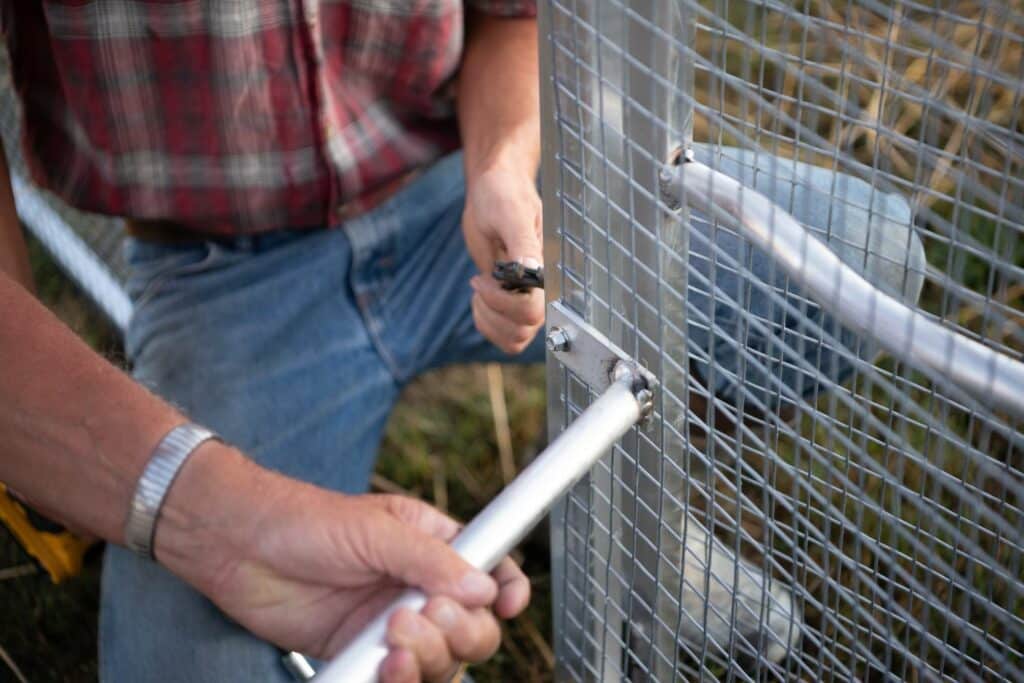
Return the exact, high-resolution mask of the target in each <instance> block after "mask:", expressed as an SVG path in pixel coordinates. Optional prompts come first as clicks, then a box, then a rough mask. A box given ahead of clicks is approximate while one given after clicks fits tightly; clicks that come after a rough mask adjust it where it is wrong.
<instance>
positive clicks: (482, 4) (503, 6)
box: [466, 0, 537, 17]
mask: <svg viewBox="0 0 1024 683" xmlns="http://www.w3.org/2000/svg"><path fill="white" fill-rule="evenodd" d="M466 4H468V5H469V6H470V7H472V8H473V9H475V10H478V11H480V12H483V13H484V14H490V15H493V16H496V17H535V16H537V2H536V0H468V2H467V3H466Z"/></svg>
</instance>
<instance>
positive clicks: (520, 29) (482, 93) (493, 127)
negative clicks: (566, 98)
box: [458, 14, 540, 183]
mask: <svg viewBox="0 0 1024 683" xmlns="http://www.w3.org/2000/svg"><path fill="white" fill-rule="evenodd" d="M537 69H538V67H537V22H536V20H535V19H498V18H494V17H488V16H484V15H480V14H472V15H471V16H470V18H469V25H468V28H467V38H466V49H465V53H464V56H463V61H462V69H461V73H460V76H459V84H458V115H459V130H460V132H461V134H462V145H463V150H464V154H465V167H466V177H467V183H472V182H473V178H475V177H476V176H478V175H479V174H480V173H481V172H483V171H484V170H487V169H488V168H491V167H493V166H494V165H503V166H507V167H513V168H515V170H517V171H522V172H524V173H526V174H527V175H528V176H529V177H531V178H532V177H533V176H534V175H535V174H536V172H537V166H538V164H539V163H540V100H539V94H538V93H539V90H538V88H539V77H538V70H537Z"/></svg>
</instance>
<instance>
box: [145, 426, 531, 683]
mask: <svg viewBox="0 0 1024 683" xmlns="http://www.w3.org/2000/svg"><path fill="white" fill-rule="evenodd" d="M458 528H459V527H458V525H457V524H456V523H455V522H454V521H453V520H452V519H450V518H449V517H446V516H445V515H443V514H441V513H440V512H438V511H437V510H435V509H434V508H432V507H430V506H429V505H427V504H425V503H421V502H419V501H416V500H413V499H411V498H404V497H400V496H376V495H374V496H370V495H367V496H343V495H339V494H335V493H331V492H328V491H325V490H323V489H319V488H317V487H314V486H311V485H308V484H304V483H301V482H298V481H295V480H292V479H288V478H286V477H283V476H280V475H278V474H275V473H272V472H269V471H267V470H264V469H262V468H260V467H258V466H257V465H255V464H253V463H251V462H250V461H248V460H246V459H245V458H243V457H242V456H241V455H240V454H239V453H237V451H234V450H232V449H230V448H228V447H226V446H224V445H222V444H219V443H216V442H210V443H208V444H204V445H203V446H202V447H200V449H199V450H198V451H197V452H196V453H195V454H194V455H193V456H192V460H190V461H189V462H188V463H187V464H186V465H185V467H184V468H183V470H182V472H181V474H180V475H179V478H178V480H177V481H175V483H174V485H173V486H172V488H171V490H170V492H169V494H168V498H167V502H166V504H165V507H164V511H163V513H162V515H161V519H160V521H159V523H158V525H157V534H156V555H157V559H158V560H159V561H160V562H161V563H162V564H164V565H165V566H166V567H168V568H169V569H170V570H171V571H173V572H174V573H176V574H178V575H179V576H181V577H183V578H184V579H185V580H187V581H189V582H190V583H191V584H192V585H194V586H195V587H196V588H198V589H199V590H200V591H202V592H203V593H204V594H206V595H207V596H209V597H210V598H211V599H212V600H213V602H214V603H215V604H217V606H218V607H220V608H221V609H222V610H223V611H224V612H225V613H226V614H228V615H229V616H231V617H232V618H233V619H235V620H236V621H238V622H239V623H240V624H241V625H242V626H244V627H246V628H247V629H249V630H251V631H252V632H253V633H255V634H256V635H258V636H260V637H262V638H265V639H267V640H269V641H271V642H273V643H275V644H277V645H280V646H281V647H283V648H285V649H289V650H297V651H299V652H302V653H305V654H309V655H313V656H315V657H319V658H326V657H330V656H331V655H334V654H336V653H337V652H338V651H339V650H341V649H342V648H343V646H344V645H345V644H346V643H347V642H348V641H349V640H351V639H352V638H353V637H354V636H355V635H356V634H357V633H358V632H359V630H360V629H361V628H362V627H363V626H364V625H365V624H366V623H368V622H369V621H370V620H371V619H372V618H373V617H375V616H376V615H377V614H378V613H379V612H380V610H381V609H382V608H383V607H385V606H386V605H387V604H388V603H389V602H390V601H391V600H393V599H394V598H395V597H396V596H397V595H398V594H399V593H400V592H401V591H402V590H403V589H405V588H406V587H408V586H414V587H417V588H420V589H421V590H423V591H424V592H425V593H426V594H427V595H428V596H429V598H430V599H429V601H428V602H427V605H426V607H425V608H424V609H423V612H422V613H419V614H417V613H414V612H411V611H409V610H401V611H399V612H398V613H396V614H395V615H394V617H393V618H392V619H391V623H390V624H389V629H388V642H389V644H390V646H391V648H392V649H391V654H390V655H389V656H388V657H387V659H385V661H384V663H383V665H382V666H381V680H382V681H384V682H386V683H399V682H403V683H404V682H406V681H419V680H421V678H422V679H423V680H428V681H441V680H448V679H447V678H446V677H447V676H450V675H451V673H452V672H453V670H454V669H455V668H456V667H457V666H458V662H460V661H470V662H475V661H480V660H483V659H486V658H487V657H490V656H491V655H492V654H494V652H495V650H497V648H498V644H499V641H500V634H501V632H500V629H499V627H498V622H497V620H496V619H495V614H497V616H498V617H501V618H509V617H513V616H515V615H516V614H518V613H519V612H521V611H522V610H523V608H524V607H525V606H526V603H527V602H528V601H529V596H530V587H529V582H528V581H527V579H526V577H525V576H524V575H523V574H522V572H521V571H520V570H519V569H518V567H516V566H515V564H514V563H512V561H511V560H509V559H506V560H505V561H504V562H502V564H501V565H499V567H498V569H496V570H495V571H494V573H493V578H492V576H488V575H487V574H485V573H483V572H479V571H477V570H475V569H473V568H472V567H470V566H469V565H468V564H466V563H465V562H464V561H463V560H462V559H461V558H459V557H458V555H456V554H455V552H454V551H453V550H452V549H451V548H450V547H449V545H448V543H447V541H449V540H450V539H451V538H453V537H454V536H455V534H456V532H457V531H458ZM492 608H493V612H492Z"/></svg>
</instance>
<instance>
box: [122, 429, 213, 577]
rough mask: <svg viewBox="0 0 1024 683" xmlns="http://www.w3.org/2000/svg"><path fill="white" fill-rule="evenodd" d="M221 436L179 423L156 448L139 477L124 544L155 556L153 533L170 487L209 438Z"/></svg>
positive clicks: (129, 513) (136, 551) (147, 556)
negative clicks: (183, 467) (182, 468)
mask: <svg viewBox="0 0 1024 683" xmlns="http://www.w3.org/2000/svg"><path fill="white" fill-rule="evenodd" d="M217 438H219V437H218V436H217V435H216V434H214V433H213V432H211V431H210V430H208V429H204V428H203V427H200V426H199V425H196V424H192V423H188V424H183V425H178V426H177V427H175V428H174V429H172V430H171V431H170V432H168V433H167V436H165V437H164V438H163V439H161V441H160V443H159V444H157V446H156V448H155V449H154V450H153V455H152V456H151V457H150V459H149V462H148V463H147V464H146V469H144V470H143V471H142V476H141V477H139V483H138V486H137V487H136V488H135V496H134V498H132V506H131V508H130V509H129V510H128V519H126V520H125V523H124V544H125V545H126V546H127V547H128V548H129V549H131V550H133V551H134V552H135V553H137V554H138V555H141V556H142V557H145V558H148V559H153V537H154V536H155V534H156V522H157V519H159V517H160V509H161V508H162V507H163V504H164V499H165V498H166V497H167V491H169V490H170V488H171V484H173V483H174V479H175V477H177V476H178V472H180V471H181V467H182V465H184V464H185V461H186V460H188V457H189V456H190V455H192V453H194V452H195V450H196V448H198V447H199V445H200V444H202V443H203V442H205V441H208V440H210V439H217Z"/></svg>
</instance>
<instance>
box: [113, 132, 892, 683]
mask: <svg viewBox="0 0 1024 683" xmlns="http://www.w3.org/2000/svg"><path fill="white" fill-rule="evenodd" d="M734 152H735V153H736V154H739V155H741V156H742V154H743V153H740V152H739V151H738V150H734ZM705 153H706V151H700V152H699V154H705ZM765 158H767V157H765ZM741 160H742V159H741ZM759 163H762V162H759ZM791 166H792V165H791ZM720 167H721V168H722V170H723V171H725V172H727V173H730V175H736V176H737V177H744V178H745V176H744V173H745V171H744V170H743V168H741V167H735V168H733V167H731V166H729V165H728V163H727V162H722V163H721V165H720ZM775 171H776V172H777V173H780V174H782V175H783V176H785V169H782V170H779V169H775ZM791 172H792V174H793V177H797V176H799V178H800V181H801V185H799V186H796V187H795V188H793V187H792V184H791V183H790V184H788V185H787V184H786V183H785V182H780V183H776V186H773V187H762V183H761V180H759V179H758V178H749V181H750V183H753V184H757V186H758V189H760V190H761V191H763V192H766V193H768V194H770V195H772V196H773V197H774V198H775V200H776V202H777V203H780V204H781V205H782V206H783V207H787V208H790V209H791V210H793V211H794V213H795V214H796V215H797V217H798V218H800V219H801V220H804V221H806V222H808V223H810V224H812V226H813V227H817V228H820V229H821V230H825V229H826V228H830V232H831V233H833V234H834V235H837V236H839V237H840V238H841V243H842V244H840V245H838V246H837V248H839V250H840V252H841V253H844V252H843V251H842V247H843V245H848V244H853V245H858V244H860V245H867V246H869V247H870V250H871V251H872V252H874V251H877V244H876V241H874V240H875V238H873V237H871V235H872V234H874V233H879V231H880V234H882V235H889V236H893V235H895V236H896V237H894V238H893V240H890V241H893V242H894V244H897V246H898V244H899V242H900V239H899V235H903V241H904V243H905V242H906V234H907V230H908V227H907V226H908V222H909V219H910V210H909V207H907V206H906V203H905V202H903V200H902V199H899V198H891V197H889V198H887V197H886V196H884V195H880V196H879V197H880V198H881V200H882V201H884V202H887V203H886V204H884V205H880V207H879V208H878V210H877V211H878V212H879V213H882V214H884V215H886V216H887V219H886V220H885V221H882V222H881V223H878V222H877V221H875V220H874V219H873V218H870V216H869V215H868V212H866V211H863V212H859V213H858V212H856V211H853V210H849V209H848V210H846V213H842V214H840V211H841V210H842V207H833V208H834V210H829V211H826V210H824V206H827V205H828V202H825V204H824V205H822V204H820V203H818V202H816V201H815V200H814V197H813V195H814V193H815V192H816V190H814V189H813V188H814V187H824V188H825V192H826V194H825V197H828V189H827V188H829V187H830V186H831V184H832V182H833V180H834V179H835V178H836V176H835V174H832V173H831V172H829V171H827V170H825V169H818V168H813V167H806V168H803V167H802V166H801V167H792V168H791ZM805 174H806V176H807V177H804V175H805ZM764 177H765V176H764V174H762V175H761V176H760V178H764ZM745 179H746V178H745ZM850 180H851V181H852V179H850ZM857 182H859V181H857ZM804 183H807V184H809V185H811V186H812V187H811V189H806V188H805V187H804V185H803V184H804ZM840 185H841V186H842V187H847V186H848V187H849V188H850V189H849V191H848V192H840V193H839V195H838V196H839V197H840V199H841V200H842V202H843V204H844V205H847V204H849V205H850V206H854V205H856V203H857V202H869V201H870V199H871V197H872V194H871V192H870V188H869V187H867V186H866V185H865V184H863V183H860V184H859V185H858V184H857V183H855V182H850V183H847V184H843V183H840ZM463 195H464V180H463V177H462V159H461V155H459V154H454V155H451V156H449V157H446V158H445V159H442V160H441V161H439V162H438V163H437V164H435V165H434V166H433V167H431V168H430V169H429V170H428V171H427V172H425V173H424V174H422V175H421V176H420V177H418V178H417V179H416V180H415V182H413V183H411V184H410V185H408V186H407V187H406V188H405V189H403V190H402V191H401V192H399V193H398V194H397V195H396V196H395V197H393V198H392V199H391V200H389V201H388V202H386V203H385V204H383V205H382V206H380V207H379V208H377V209H375V210H374V211H372V212H370V213H369V214H367V215H365V216H362V217H359V218H357V219H354V220H352V221H349V222H347V223H345V224H344V226H342V227H343V229H335V230H314V231H279V232H275V233H271V234H268V235H261V236H256V237H252V238H240V239H237V240H235V241H234V243H232V244H231V246H224V245H223V244H219V243H206V244H196V245H191V246H181V247H173V246H164V245H155V244H151V243H143V242H139V241H129V243H128V245H127V261H128V263H129V265H130V267H131V271H132V276H131V279H130V282H129V290H130V294H131V296H132V299H133V301H134V302H135V314H134V318H133V319H132V323H131V326H130V329H129V332H128V339H127V351H128V355H129V357H130V358H131V360H132V362H133V363H134V372H135V377H136V378H137V379H138V380H139V381H141V382H142V383H144V384H146V385H148V386H149V387H151V388H152V389H153V390H154V391H155V392H156V393H158V394H160V395H161V396H163V397H164V398H166V399H167V400H169V401H171V402H172V403H174V404H175V405H177V406H178V407H179V408H181V409H182V410H183V411H184V412H185V413H186V414H188V415H190V416H191V417H192V418H193V419H195V420H196V421H198V422H201V423H203V424H205V425H207V426H208V427H210V428H212V429H214V430H216V431H217V432H219V433H220V434H222V435H223V436H224V437H225V438H226V439H227V440H228V441H230V442H232V443H234V444H236V445H238V446H239V447H241V448H242V449H243V450H244V451H245V452H247V453H248V454H249V455H250V456H251V457H252V458H253V459H255V460H256V461H258V462H259V463H261V464H263V465H265V466H267V467H270V468H273V469H275V470H278V471H280V472H283V473H285V474H287V475H289V476H292V477H295V478H298V479H302V480H306V481H310V482H314V483H316V484H318V485H320V486H323V487H326V488H331V489H335V490H338V491H344V492H348V493H360V492H363V491H365V490H366V489H367V486H368V482H369V477H370V473H371V471H372V469H373V465H374V460H375V457H376V453H377V448H378V445H379V442H380V439H381V435H382V433H383V430H384V425H385V422H386V420H387V418H388V415H389V413H390V412H391V408H392V406H393V405H394V403H395V401H396V399H397V397H398V394H399V392H400V391H401V389H402V386H403V385H404V384H405V383H407V382H408V381H410V380H411V379H412V378H414V377H415V376H416V375H418V374H420V373H422V372H423V371H425V370H428V369H431V368H436V367H439V366H442V365H445V364H449V363H453V362H465V361H510V360H515V361H525V362H530V361H539V360H541V358H542V357H543V345H542V342H541V340H540V339H539V338H538V339H537V340H535V341H534V343H533V344H532V345H531V346H530V347H529V349H528V350H527V351H526V352H524V353H523V354H522V355H521V356H517V357H515V358H510V357H508V356H506V355H505V354H503V353H501V352H500V351H498V350H497V349H496V348H495V347H494V346H493V345H491V344H490V343H489V342H487V341H486V340H484V339H483V338H482V337H481V336H480V334H479V333H478V332H477V331H476V329H475V327H474V325H473V320H472V315H471V312H470V307H469V300H470V293H471V290H470V288H469V284H468V280H469V278H470V277H471V276H472V275H474V274H475V273H476V268H475V267H474V265H473V263H472V261H471V259H470V258H469V255H468V254H467V253H466V250H465V246H464V243H463V239H462V234H461V230H460V218H461V213H462V208H463V199H464V197H463ZM808 199H810V201H808ZM865 206H870V204H865ZM837 215H841V217H842V221H841V223H842V224H841V225H838V226H837V225H836V219H835V217H836V216H837ZM872 215H874V214H872ZM829 216H832V219H831V224H829ZM823 221H824V222H823ZM693 223H694V229H695V230H697V231H701V232H702V234H705V233H706V234H707V235H708V236H709V237H710V239H715V240H717V241H716V244H717V245H718V250H720V251H721V253H724V254H727V255H729V256H731V257H732V258H735V259H737V260H739V261H740V262H741V263H747V264H748V265H749V266H750V267H751V269H752V271H753V273H754V275H755V277H758V278H761V279H762V280H765V281H772V279H773V278H774V273H773V269H772V268H771V264H770V262H769V261H768V260H767V258H764V257H763V255H762V256H756V257H754V258H752V259H751V260H747V254H746V247H745V246H744V244H743V243H742V242H741V241H739V240H736V239H734V238H729V237H728V235H726V234H725V233H724V231H719V232H718V233H717V235H714V236H712V235H711V233H710V232H708V231H709V227H708V226H707V224H706V222H702V221H700V220H694V222H693ZM876 224H877V225H880V226H881V228H875V227H873V226H875V225H876ZM830 225H831V227H830ZM882 228H884V229H882ZM901 230H902V232H901ZM873 231H874V233H873ZM691 242H692V244H691V267H692V268H693V269H702V268H704V267H705V266H704V262H705V261H707V258H708V257H710V255H711V251H710V250H709V248H708V247H706V246H705V247H701V246H700V244H699V243H698V241H697V240H691ZM847 251H849V249H847ZM861 251H862V252H863V249H862V250H861ZM897 251H899V249H897ZM855 252H856V250H855V249H854V251H853V252H851V253H853V254H854V256H853V257H850V258H848V259H847V260H852V261H856V258H855V256H856V253H855ZM886 253H888V252H886ZM844 258H847V256H846V255H844ZM893 259H895V260H896V261H897V262H902V261H903V260H902V257H900V255H899V254H895V255H894V256H893ZM861 260H862V261H863V258H862V259H861ZM866 270H867V271H868V272H869V274H871V273H873V274H874V275H873V276H874V277H877V278H878V279H880V280H885V281H888V280H890V279H892V278H891V277H889V276H888V275H887V274H886V273H885V272H883V269H882V268H881V267H873V266H871V265H870V263H868V265H867V267H866ZM702 272H703V271H702ZM730 278H731V279H730ZM735 278H736V276H735V274H730V272H729V270H728V269H727V268H718V269H716V271H715V274H714V280H715V285H716V287H718V288H719V289H720V290H722V291H726V292H731V291H732V290H733V289H735V287H736V286H737V285H736V282H735ZM692 281H693V278H692V277H691V291H690V293H689V296H690V297H691V299H692V300H691V306H692V307H696V309H697V310H698V311H701V312H703V314H705V315H707V314H708V313H709V312H710V310H711V306H712V304H711V300H710V299H709V298H708V297H707V296H704V297H702V296H701V295H700V292H699V291H698V290H697V289H696V288H695V286H694V285H693V282H692ZM705 289H706V288H705ZM716 305H718V306H720V304H719V303H717V302H716ZM750 313H751V314H753V315H756V316H759V317H763V318H766V319H769V320H771V319H773V317H772V316H773V314H772V312H771V309H770V302H766V301H765V300H764V299H758V298H756V297H753V298H751V299H750ZM729 314H730V312H729V311H728V310H723V311H718V313H717V315H716V318H717V319H718V320H719V324H721V320H722V319H723V317H724V316H726V315H729ZM782 323H783V324H782V327H783V328H785V329H788V327H787V326H788V325H796V324H797V323H794V322H792V321H789V322H787V321H785V320H783V321H782ZM690 334H691V336H694V335H698V334H700V329H699V328H698V326H696V323H691V330H690ZM719 341H720V343H717V344H714V345H712V344H711V343H710V340H709V339H708V338H707V334H706V333H705V337H704V338H702V339H701V338H698V343H699V344H703V345H704V346H706V347H708V348H710V347H712V346H714V347H715V348H718V347H724V346H725V344H724V343H721V340H719ZM715 358H716V359H717V361H718V362H719V363H722V364H724V365H725V367H727V368H728V367H730V365H729V364H730V363H732V364H735V362H736V361H735V357H729V356H728V355H727V354H719V353H718V352H715ZM832 365H833V368H832V370H830V374H832V373H833V372H834V373H835V374H834V377H839V376H840V375H841V374H842V373H844V372H848V369H849V364H848V363H845V362H844V361H841V360H840V362H837V363H834V364H832ZM780 373H781V374H780V376H781V377H782V379H783V381H786V382H793V381H794V378H793V377H792V376H791V375H788V374H785V373H784V372H782V371H780ZM721 374H725V373H721ZM731 387H732V385H730V384H723V385H722V386H719V387H717V389H718V390H721V391H724V392H728V391H729V390H730V389H731ZM799 390H800V391H801V392H806V391H807V388H806V387H804V386H802V385H801V386H800V389H799ZM100 671H101V678H102V680H104V681H110V682H112V683H121V682H122V681H132V682H133V683H147V682H149V681H154V682H156V681H159V682H161V683H174V682H176V681H188V682H190V683H192V682H198V683H202V682H204V681H210V682H211V683H212V682H218V683H227V682H232V681H239V682H241V681H246V682H248V681H273V680H278V681H288V680H289V679H288V677H287V676H286V674H285V673H284V671H283V669H282V668H281V667H280V665H279V662H278V655H277V652H276V650H275V649H274V648H273V647H271V646H270V645H267V644H266V643H264V642H262V641H260V640H258V639H256V638H255V637H253V636H251V635H249V634H248V633H247V632H246V631H245V630H244V629H242V628H241V627H239V626H237V625H236V624H234V623H232V622H231V621H230V620H228V619H226V618H225V617H224V616H222V615H221V613H220V612H219V611H218V610H217V608H215V607H214V606H213V605H212V604H210V603H209V602H208V601H207V600H206V599H205V598H203V597H202V596H200V595H199V594H198V593H196V592H195V591H193V590H192V589H191V588H189V587H188V586H187V585H185V584H184V583H182V582H181V581H179V580H178V579H177V578H175V577H174V576H172V575H171V574H170V573H168V572H166V571H165V570H164V569H163V568H161V567H160V566H159V565H157V564H155V563H152V562H148V561H144V560H140V559H138V558H136V557H135V556H133V555H131V554H130V553H129V552H127V551H126V550H124V549H122V548H119V547H114V546H110V547H108V549H107V554H106V561H105V564H104V572H103V597H102V601H101V618H100Z"/></svg>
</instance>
